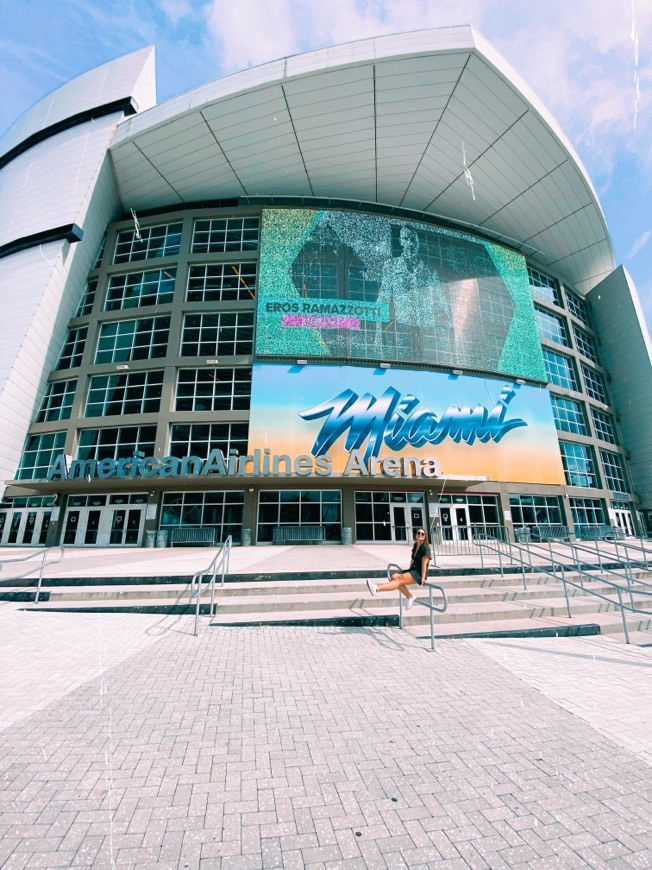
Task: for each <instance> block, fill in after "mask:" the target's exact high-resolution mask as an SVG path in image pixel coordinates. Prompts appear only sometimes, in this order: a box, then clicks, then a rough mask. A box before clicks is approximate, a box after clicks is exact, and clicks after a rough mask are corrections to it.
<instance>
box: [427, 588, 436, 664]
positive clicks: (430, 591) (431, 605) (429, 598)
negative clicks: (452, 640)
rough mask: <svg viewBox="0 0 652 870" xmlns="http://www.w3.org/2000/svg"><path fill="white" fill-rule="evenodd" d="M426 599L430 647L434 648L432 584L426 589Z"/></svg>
mask: <svg viewBox="0 0 652 870" xmlns="http://www.w3.org/2000/svg"><path fill="white" fill-rule="evenodd" d="M428 600H429V601H430V649H431V650H433V652H434V649H435V611H434V609H433V603H432V586H431V587H430V588H429V589H428Z"/></svg>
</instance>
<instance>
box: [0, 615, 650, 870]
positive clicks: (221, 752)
mask: <svg viewBox="0 0 652 870" xmlns="http://www.w3.org/2000/svg"><path fill="white" fill-rule="evenodd" d="M3 616H4V617H5V618H3V619H2V628H3V630H4V636H5V639H6V638H7V637H9V638H11V636H12V634H13V636H14V644H13V649H14V654H15V656H16V657H17V658H18V657H20V655H21V652H22V651H23V649H26V648H28V647H29V644H30V640H29V638H30V626H31V624H30V622H29V621H30V620H32V619H35V618H37V617H39V618H40V619H41V620H49V621H50V622H49V626H50V629H51V631H52V632H53V636H54V637H55V638H56V637H58V638H59V640H60V645H61V646H62V648H63V647H66V646H71V645H72V646H75V645H77V646H78V647H79V648H80V649H81V650H82V651H85V657H86V658H85V660H86V671H85V673H84V674H83V679H84V682H82V683H81V684H80V683H79V680H75V679H72V678H71V681H70V684H69V686H68V690H66V689H65V685H64V684H65V682H66V678H65V674H64V676H63V677H62V679H61V683H60V685H58V684H57V682H56V676H57V674H58V673H61V668H59V665H58V663H57V652H56V648H53V649H52V650H50V652H49V657H48V660H47V661H45V660H44V661H43V674H44V677H43V682H44V687H43V691H42V692H41V694H39V697H38V702H37V703H36V704H35V705H32V706H30V702H29V699H27V700H26V701H25V703H24V704H23V705H22V708H21V709H22V710H23V713H21V715H20V718H18V719H17V720H16V721H13V722H9V724H7V725H6V727H5V728H4V730H3V731H2V732H1V734H2V743H1V749H0V781H1V793H0V813H1V814H0V866H3V867H5V868H23V867H46V868H54V867H93V868H113V867H115V868H120V870H122V868H139V870H142V868H148V867H156V868H178V867H181V868H195V867H216V868H218V867H223V868H273V867H287V868H292V867H297V868H299V867H315V868H317V867H322V868H331V867H333V868H335V867H344V868H358V867H360V868H366V867H370V868H376V867H377V868H400V867H410V868H420V867H436V868H462V867H464V868H465V867H472V868H483V867H489V868H501V867H524V868H525V867H527V868H557V867H558V868H573V867H592V868H594V867H595V868H600V867H608V868H632V867H634V868H641V870H644V868H649V867H650V866H652V830H651V820H650V800H649V798H650V795H649V793H646V790H648V789H649V787H650V783H651V782H652V776H651V772H652V771H651V768H650V767H649V766H648V764H646V762H645V761H644V760H643V758H642V757H640V756H639V755H638V754H636V753H635V752H632V751H630V750H628V749H627V748H624V747H623V746H622V745H620V744H618V743H617V742H615V741H613V740H611V739H610V738H609V736H607V735H606V734H603V733H600V732H599V731H597V730H596V729H595V728H593V727H592V726H591V724H590V723H589V722H587V721H583V720H582V719H581V718H579V717H578V716H576V715H574V713H573V712H571V711H570V710H567V709H564V708H563V707H562V706H560V705H559V704H557V703H556V702H555V701H554V700H552V699H551V698H550V697H546V696H545V695H543V694H542V693H541V692H540V691H539V690H538V689H536V688H534V687H533V686H531V685H529V684H528V683H527V682H526V681H525V680H524V679H523V678H522V677H521V676H519V675H517V674H516V673H513V672H512V671H511V670H509V669H508V668H506V667H505V666H503V664H501V662H500V661H497V660H495V658H492V657H491V656H490V655H487V654H485V653H484V652H483V649H482V646H481V644H479V643H475V642H474V643H470V642H466V641H440V642H438V648H437V651H436V652H434V653H433V652H430V650H429V644H427V643H426V642H424V641H421V640H417V639H415V638H413V637H411V636H410V635H408V634H407V633H406V632H401V631H399V630H398V629H378V628H374V629H363V628H337V627H330V628H283V627H263V628H260V627H259V628H229V629H215V628H212V629H211V628H208V627H206V625H205V624H204V627H203V629H202V634H201V635H200V637H199V638H195V637H193V636H192V634H191V627H192V620H191V619H189V618H187V617H182V618H176V619H170V618H168V620H167V621H166V620H164V619H162V618H160V617H149V616H148V617H145V616H142V617H139V616H128V615H113V614H103V615H95V614H82V615H71V614H65V615H64V614H19V613H18V612H15V613H14V615H13V617H12V616H10V615H9V611H5V612H4V614H3ZM64 616H65V619H63V618H62V617H64ZM21 620H22V621H21ZM41 625H42V626H46V627H47V625H48V624H47V623H45V622H42V623H41ZM57 626H58V629H57V628H56V627H57ZM55 646H56V645H55V644H53V647H55ZM7 648H8V647H7V646H5V647H4V652H5V653H6V650H7ZM494 652H495V650H494ZM504 652H505V649H503V651H502V653H504ZM62 655H63V653H62ZM67 655H68V658H67V659H66V661H68V662H69V663H70V662H73V664H74V657H73V658H70V655H69V654H67ZM637 655H640V651H639V652H638V653H637ZM83 660H84V656H80V661H83ZM70 666H71V667H72V665H70ZM62 667H65V666H62ZM58 668H59V670H57V669H58ZM3 670H4V671H5V676H4V677H3V681H4V683H5V687H4V688H3V689H2V692H1V693H0V699H2V698H4V697H5V695H4V692H5V691H6V686H7V682H11V674H12V671H13V667H12V660H11V658H7V656H6V655H4V656H3ZM17 670H18V671H20V669H19V668H18V669H17ZM48 680H53V681H54V682H53V684H52V685H49V683H48ZM643 686H644V680H643V679H642V678H641V688H642V691H643ZM10 689H11V686H10ZM27 691H28V692H36V690H35V689H34V688H33V687H32V688H28V689H27ZM47 692H50V693H51V695H50V700H49V703H46V702H47ZM43 693H45V697H44V695H43ZM603 700H604V703H607V704H608V698H604V699H603Z"/></svg>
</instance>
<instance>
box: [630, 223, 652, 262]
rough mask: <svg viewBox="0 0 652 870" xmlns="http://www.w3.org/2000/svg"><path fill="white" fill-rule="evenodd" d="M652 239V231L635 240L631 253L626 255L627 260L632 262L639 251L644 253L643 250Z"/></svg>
mask: <svg viewBox="0 0 652 870" xmlns="http://www.w3.org/2000/svg"><path fill="white" fill-rule="evenodd" d="M651 237H652V230H646V231H645V232H644V233H641V235H640V236H639V237H638V238H637V239H635V241H634V243H633V244H632V246H631V248H630V249H629V251H628V252H627V253H626V254H625V259H626V260H631V259H632V258H633V257H635V256H636V255H637V254H638V253H639V251H642V250H643V248H644V247H645V246H646V245H647V243H648V242H649V241H650V238H651Z"/></svg>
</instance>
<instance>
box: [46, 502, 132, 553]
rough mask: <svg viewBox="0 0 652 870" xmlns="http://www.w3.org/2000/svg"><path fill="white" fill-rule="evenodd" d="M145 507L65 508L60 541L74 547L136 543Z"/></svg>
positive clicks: (118, 545) (117, 545)
mask: <svg viewBox="0 0 652 870" xmlns="http://www.w3.org/2000/svg"><path fill="white" fill-rule="evenodd" d="M144 518H145V509H144V507H140V506H138V507H136V506H134V507H132V506H131V505H125V506H121V507H118V506H117V505H112V504H110V505H106V506H104V507H98V508H95V507H79V508H78V507H72V508H68V511H67V513H66V520H65V523H64V529H63V543H64V544H68V545H71V546H74V547H82V546H86V547H109V546H116V547H120V546H128V545H131V546H138V544H139V542H140V537H141V533H142V527H143V521H144Z"/></svg>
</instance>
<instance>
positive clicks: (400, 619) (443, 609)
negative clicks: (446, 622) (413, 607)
mask: <svg viewBox="0 0 652 870" xmlns="http://www.w3.org/2000/svg"><path fill="white" fill-rule="evenodd" d="M392 568H396V569H397V571H398V572H399V573H403V569H402V568H400V567H399V566H398V565H394V564H389V565H388V566H387V581H388V582H390V571H391V569H392ZM426 586H427V587H428V602H425V601H423V599H421V598H416V597H415V602H414V603H415V604H422V605H423V606H424V607H427V608H428V609H429V610H430V649H431V650H434V649H435V613H445V612H446V611H447V610H448V596H447V595H446V590H445V589H444V587H443V586H438V585H437V584H436V583H429V582H428V579H427V578H426ZM433 589H438V590H439V592H441V594H442V597H443V599H444V603H443V605H442V606H441V607H437V605H436V604H433V601H432V591H433ZM404 597H405V596H404V595H403V593H402V592H399V593H398V627H399V628H403V598H404Z"/></svg>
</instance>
